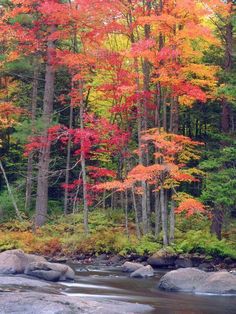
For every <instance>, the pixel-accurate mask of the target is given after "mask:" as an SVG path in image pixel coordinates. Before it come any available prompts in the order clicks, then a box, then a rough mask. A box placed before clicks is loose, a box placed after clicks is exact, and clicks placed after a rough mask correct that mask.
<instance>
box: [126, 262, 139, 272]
mask: <svg viewBox="0 0 236 314" xmlns="http://www.w3.org/2000/svg"><path fill="white" fill-rule="evenodd" d="M141 267H143V264H141V263H132V262H125V263H124V264H123V265H122V270H123V271H124V272H127V273H132V272H134V271H135V270H137V269H139V268H141Z"/></svg>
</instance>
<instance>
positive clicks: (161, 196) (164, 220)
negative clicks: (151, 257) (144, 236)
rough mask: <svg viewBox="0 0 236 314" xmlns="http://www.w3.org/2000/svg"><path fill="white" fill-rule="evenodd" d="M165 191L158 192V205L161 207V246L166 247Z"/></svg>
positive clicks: (166, 215) (166, 216)
mask: <svg viewBox="0 0 236 314" xmlns="http://www.w3.org/2000/svg"><path fill="white" fill-rule="evenodd" d="M165 203H166V202H165V191H164V189H163V188H162V189H161V191H160V205H161V221H162V232H163V245H164V246H167V245H168V244H169V241H168V214H167V208H166V204H165Z"/></svg>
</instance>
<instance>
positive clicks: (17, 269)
mask: <svg viewBox="0 0 236 314" xmlns="http://www.w3.org/2000/svg"><path fill="white" fill-rule="evenodd" d="M32 262H46V259H45V258H44V257H42V256H37V255H33V254H25V253H24V252H23V251H22V250H9V251H5V252H2V253H0V274H21V273H24V271H25V268H26V266H27V265H28V264H29V263H32Z"/></svg>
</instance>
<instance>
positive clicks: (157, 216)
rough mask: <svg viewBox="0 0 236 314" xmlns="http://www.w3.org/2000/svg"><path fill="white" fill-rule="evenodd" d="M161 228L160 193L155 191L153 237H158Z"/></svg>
mask: <svg viewBox="0 0 236 314" xmlns="http://www.w3.org/2000/svg"><path fill="white" fill-rule="evenodd" d="M160 229H161V208H160V193H159V192H155V237H156V238H158V236H159V233H160Z"/></svg>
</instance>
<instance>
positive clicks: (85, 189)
mask: <svg viewBox="0 0 236 314" xmlns="http://www.w3.org/2000/svg"><path fill="white" fill-rule="evenodd" d="M79 91H80V129H81V130H83V129H84V99H83V83H82V82H80V86H79ZM81 171H82V179H83V203H84V233H85V234H86V235H87V234H88V233H89V227H88V211H89V209H88V191H87V174H86V164H85V154H84V141H83V137H82V139H81Z"/></svg>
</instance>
